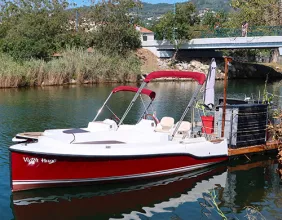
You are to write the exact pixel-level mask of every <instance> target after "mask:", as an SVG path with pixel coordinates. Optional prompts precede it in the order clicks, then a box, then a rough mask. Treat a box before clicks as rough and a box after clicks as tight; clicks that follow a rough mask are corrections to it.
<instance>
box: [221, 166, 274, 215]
mask: <svg viewBox="0 0 282 220" xmlns="http://www.w3.org/2000/svg"><path fill="white" fill-rule="evenodd" d="M273 162H274V161H273V160H268V161H259V162H253V163H250V164H245V165H237V166H236V167H229V172H228V176H227V182H226V186H225V189H224V192H223V195H222V198H221V200H222V201H223V206H224V207H229V208H230V209H231V210H233V212H241V211H242V210H243V209H244V208H245V207H246V206H256V207H257V208H258V209H259V210H262V209H263V207H264V203H265V198H266V197H267V196H268V194H269V193H270V192H269V191H268V190H267V189H266V188H267V187H270V188H271V187H273V189H272V188H271V190H275V184H277V180H278V176H277V174H276V172H275V166H274V165H273ZM278 181H279V180H278Z"/></svg>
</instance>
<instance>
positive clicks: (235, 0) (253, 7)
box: [229, 0, 280, 27]
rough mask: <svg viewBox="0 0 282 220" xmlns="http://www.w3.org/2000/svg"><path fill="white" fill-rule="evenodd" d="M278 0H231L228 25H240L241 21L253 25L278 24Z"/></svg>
mask: <svg viewBox="0 0 282 220" xmlns="http://www.w3.org/2000/svg"><path fill="white" fill-rule="evenodd" d="M279 1H280V0H248V1H246V0H231V6H232V7H233V8H234V10H235V12H234V13H232V15H231V19H230V22H229V25H230V26H233V27H241V24H242V22H243V21H247V22H248V23H249V24H251V25H253V26H262V25H271V26H274V25H279V23H280V20H279V18H280V15H279Z"/></svg>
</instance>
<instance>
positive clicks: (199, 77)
mask: <svg viewBox="0 0 282 220" xmlns="http://www.w3.org/2000/svg"><path fill="white" fill-rule="evenodd" d="M159 78H186V79H187V78H190V79H194V80H196V81H198V83H199V84H200V85H203V84H204V82H205V80H206V76H205V74H204V73H198V72H188V71H155V72H152V73H150V74H149V75H147V77H146V78H145V79H144V81H145V82H146V83H148V82H150V81H151V80H153V79H159Z"/></svg>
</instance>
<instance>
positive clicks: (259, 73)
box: [158, 58, 282, 80]
mask: <svg viewBox="0 0 282 220" xmlns="http://www.w3.org/2000/svg"><path fill="white" fill-rule="evenodd" d="M210 62H211V59H206V58H203V59H190V60H182V61H177V62H176V63H174V64H172V60H171V59H158V67H159V69H164V70H169V69H176V70H180V71H193V72H203V73H205V74H207V73H208V70H209V65H210ZM216 63H217V70H216V79H218V80H221V79H224V60H223V58H217V59H216ZM267 75H268V79H282V73H281V72H280V70H279V69H278V70H275V69H273V68H272V67H269V66H266V65H263V64H255V63H241V62H237V61H232V62H231V64H230V65H229V67H228V78H229V79H244V78H257V79H264V80H265V79H266V77H267Z"/></svg>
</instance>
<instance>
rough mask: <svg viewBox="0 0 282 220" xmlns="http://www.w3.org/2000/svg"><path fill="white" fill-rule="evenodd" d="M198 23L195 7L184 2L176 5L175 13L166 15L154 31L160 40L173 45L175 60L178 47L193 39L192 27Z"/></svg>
mask: <svg viewBox="0 0 282 220" xmlns="http://www.w3.org/2000/svg"><path fill="white" fill-rule="evenodd" d="M198 22H199V19H198V16H197V14H196V7H195V5H194V4H193V3H190V2H186V3H182V4H177V5H176V13H175V14H174V13H172V12H168V13H166V14H165V15H164V16H163V17H162V18H161V19H160V21H159V22H158V23H157V24H156V26H155V28H154V31H155V32H156V35H157V36H158V37H159V38H161V39H166V40H169V41H170V42H171V43H173V44H174V46H175V49H176V52H175V54H174V56H173V59H174V60H175V57H176V54H177V52H178V50H179V47H180V45H181V44H182V43H183V42H186V41H188V40H190V39H191V38H192V37H193V28H192V27H193V26H194V25H195V24H197V23H198Z"/></svg>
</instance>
